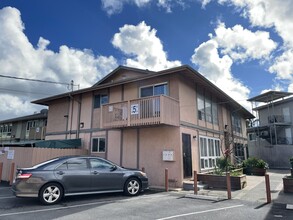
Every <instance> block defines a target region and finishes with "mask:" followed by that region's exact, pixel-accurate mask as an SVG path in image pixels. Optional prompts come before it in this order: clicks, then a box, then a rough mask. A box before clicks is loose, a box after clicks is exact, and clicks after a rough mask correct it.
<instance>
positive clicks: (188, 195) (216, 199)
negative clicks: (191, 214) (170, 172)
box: [184, 194, 222, 201]
mask: <svg viewBox="0 0 293 220" xmlns="http://www.w3.org/2000/svg"><path fill="white" fill-rule="evenodd" d="M184 197H185V198H190V199H202V200H210V201H220V200H222V199H221V198H219V197H216V196H206V195H196V194H186V195H185V196H184Z"/></svg>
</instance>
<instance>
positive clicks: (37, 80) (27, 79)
mask: <svg viewBox="0 0 293 220" xmlns="http://www.w3.org/2000/svg"><path fill="white" fill-rule="evenodd" d="M0 77H3V78H9V79H19V80H26V81H33V82H42V83H51V84H61V85H67V86H69V85H70V83H63V82H54V81H48V80H39V79H29V78H23V77H16V76H4V75H0Z"/></svg>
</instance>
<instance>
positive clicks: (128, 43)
mask: <svg viewBox="0 0 293 220" xmlns="http://www.w3.org/2000/svg"><path fill="white" fill-rule="evenodd" d="M119 31H120V32H119V33H116V34H115V35H114V37H113V40H112V44H113V45H114V46H115V47H116V48H118V49H120V50H121V51H122V52H123V53H124V54H125V55H127V56H128V57H130V58H128V59H126V61H125V65H127V66H132V67H137V68H143V69H150V70H162V69H165V68H171V67H174V66H179V65H181V62H180V61H178V60H176V61H168V60H167V53H166V52H165V51H164V50H163V45H162V42H161V40H160V39H159V38H158V37H157V36H156V32H157V31H156V30H155V29H151V27H150V26H147V25H146V23H145V22H141V23H139V24H138V25H136V26H134V25H124V26H123V27H121V28H119Z"/></svg>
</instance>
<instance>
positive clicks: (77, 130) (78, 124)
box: [76, 95, 81, 138]
mask: <svg viewBox="0 0 293 220" xmlns="http://www.w3.org/2000/svg"><path fill="white" fill-rule="evenodd" d="M77 103H78V115H77V125H76V128H77V129H76V138H79V133H80V114H81V95H80V96H79V100H78V101H77Z"/></svg>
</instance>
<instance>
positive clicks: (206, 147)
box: [199, 137, 221, 169]
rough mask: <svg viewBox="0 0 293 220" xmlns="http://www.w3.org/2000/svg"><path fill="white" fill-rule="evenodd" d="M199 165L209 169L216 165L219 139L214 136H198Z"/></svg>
mask: <svg viewBox="0 0 293 220" xmlns="http://www.w3.org/2000/svg"><path fill="white" fill-rule="evenodd" d="M199 144H200V166H201V169H210V168H213V167H215V166H216V160H217V158H219V157H220V156H221V150H220V140H219V139H216V138H209V137H200V138H199Z"/></svg>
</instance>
